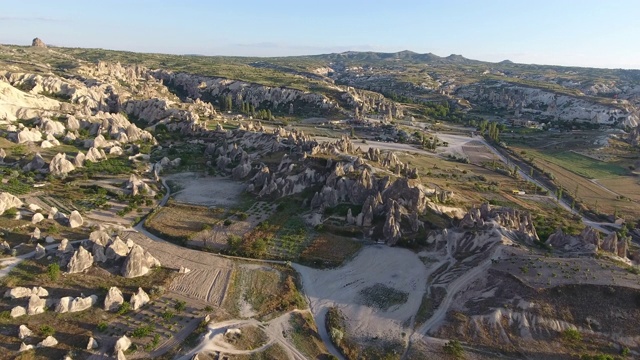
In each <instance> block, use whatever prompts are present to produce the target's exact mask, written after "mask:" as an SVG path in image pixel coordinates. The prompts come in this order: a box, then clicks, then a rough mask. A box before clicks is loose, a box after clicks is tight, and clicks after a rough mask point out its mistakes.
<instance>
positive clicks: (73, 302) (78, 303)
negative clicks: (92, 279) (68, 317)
mask: <svg viewBox="0 0 640 360" xmlns="http://www.w3.org/2000/svg"><path fill="white" fill-rule="evenodd" d="M97 301H98V296H96V295H91V296H87V297H76V298H73V297H71V296H65V297H63V298H61V299H60V301H59V302H58V305H57V306H56V310H55V311H56V312H57V313H66V312H70V313H72V312H78V311H84V310H87V309H89V308H91V307H92V306H93V305H95V303H96V302H97Z"/></svg>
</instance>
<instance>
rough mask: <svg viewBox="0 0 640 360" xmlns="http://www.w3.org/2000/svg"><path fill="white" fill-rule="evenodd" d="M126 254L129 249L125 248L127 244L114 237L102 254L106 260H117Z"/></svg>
mask: <svg viewBox="0 0 640 360" xmlns="http://www.w3.org/2000/svg"><path fill="white" fill-rule="evenodd" d="M128 253H129V247H127V244H125V243H124V242H123V241H122V240H121V239H120V237H117V236H116V238H115V240H114V241H113V242H112V243H111V244H109V246H107V249H106V250H105V253H104V254H105V256H106V257H107V259H119V258H121V257H125V256H127V254H128Z"/></svg>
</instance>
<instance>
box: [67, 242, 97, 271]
mask: <svg viewBox="0 0 640 360" xmlns="http://www.w3.org/2000/svg"><path fill="white" fill-rule="evenodd" d="M91 265H93V255H91V254H90V253H89V252H88V251H87V250H86V249H85V248H84V247H82V246H80V247H79V248H78V250H77V251H76V252H75V253H74V254H73V256H72V257H71V260H69V264H68V265H67V270H68V272H69V273H70V274H73V273H79V272H82V271H84V270H86V269H88V268H90V267H91Z"/></svg>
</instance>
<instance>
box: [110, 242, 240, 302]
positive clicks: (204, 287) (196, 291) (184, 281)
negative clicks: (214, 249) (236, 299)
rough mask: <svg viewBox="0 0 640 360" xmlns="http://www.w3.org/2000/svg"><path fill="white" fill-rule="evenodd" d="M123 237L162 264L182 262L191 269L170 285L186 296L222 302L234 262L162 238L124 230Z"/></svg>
mask: <svg viewBox="0 0 640 360" xmlns="http://www.w3.org/2000/svg"><path fill="white" fill-rule="evenodd" d="M122 238H123V240H125V241H126V240H127V239H131V240H133V241H134V242H135V243H136V244H138V245H140V246H142V247H143V248H144V249H145V250H148V251H149V252H150V253H151V255H153V256H155V257H156V258H157V259H158V260H159V261H160V263H161V264H162V266H164V267H167V268H173V269H180V267H181V266H184V267H186V268H188V269H190V270H191V272H189V273H187V274H184V275H180V276H177V277H176V278H175V279H174V280H173V281H172V282H171V285H169V289H170V290H173V291H175V292H177V293H179V294H183V295H185V296H187V297H192V298H196V299H199V300H202V301H206V302H209V303H211V304H213V305H215V306H221V305H222V302H223V301H224V297H225V295H226V293H227V288H228V287H229V282H230V278H231V273H232V271H233V262H232V261H231V260H227V259H225V258H222V257H220V256H215V255H213V254H209V253H206V252H202V251H196V250H190V249H186V248H182V247H179V246H176V245H173V244H171V243H168V242H164V241H154V240H151V239H149V238H148V237H147V236H145V234H141V233H137V232H133V231H131V232H127V233H125V234H124V235H123V236H122Z"/></svg>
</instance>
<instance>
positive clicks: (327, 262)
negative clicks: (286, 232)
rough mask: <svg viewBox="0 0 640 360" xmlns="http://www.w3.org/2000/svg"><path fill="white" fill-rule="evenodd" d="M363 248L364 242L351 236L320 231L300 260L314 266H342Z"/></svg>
mask: <svg viewBox="0 0 640 360" xmlns="http://www.w3.org/2000/svg"><path fill="white" fill-rule="evenodd" d="M360 248H362V243H361V242H358V241H354V240H352V239H350V238H347V237H343V236H338V235H334V234H328V233H324V232H321V233H318V234H316V236H315V238H314V239H313V241H312V242H311V244H310V245H309V246H308V247H307V248H306V249H304V251H303V252H302V253H301V254H300V258H299V261H300V262H301V263H303V264H306V265H311V266H314V267H320V268H325V267H336V266H340V265H341V264H342V263H343V262H344V261H345V260H346V259H349V258H350V257H352V256H353V255H354V254H355V253H357V252H358V250H360Z"/></svg>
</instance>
